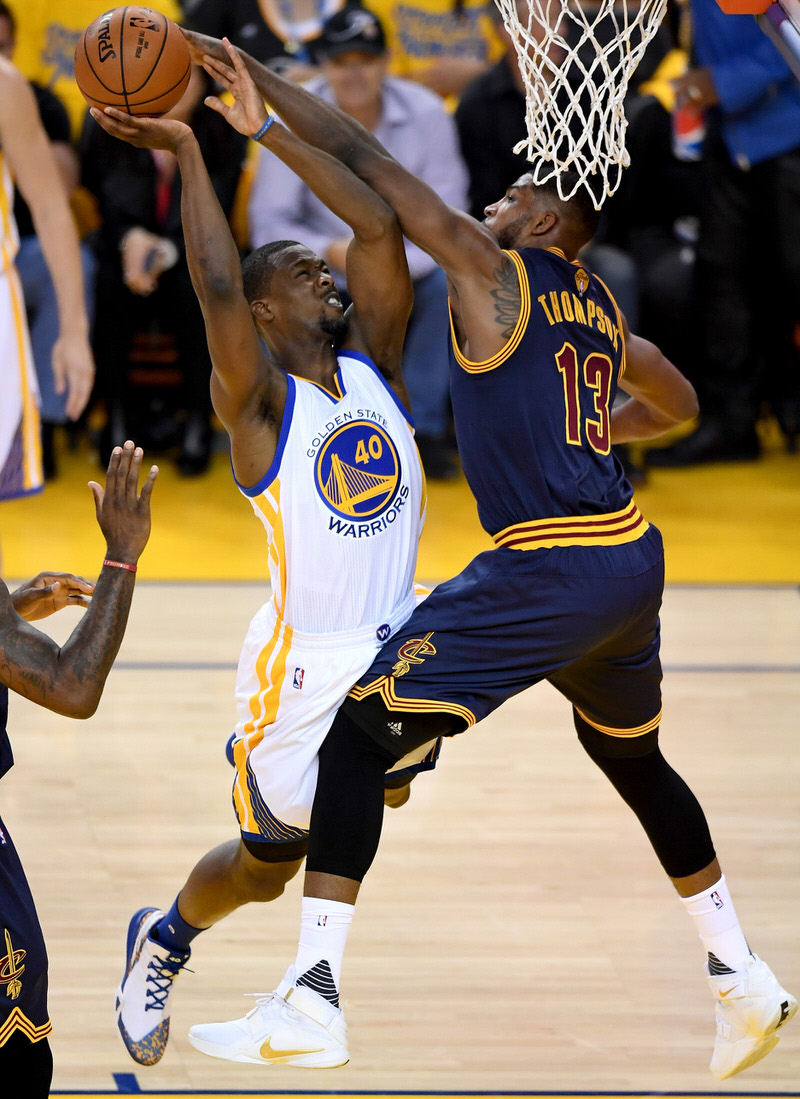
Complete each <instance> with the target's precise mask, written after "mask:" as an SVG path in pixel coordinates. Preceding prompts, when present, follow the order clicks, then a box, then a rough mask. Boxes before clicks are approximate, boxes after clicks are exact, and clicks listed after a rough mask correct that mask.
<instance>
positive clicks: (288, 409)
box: [231, 374, 297, 497]
mask: <svg viewBox="0 0 800 1099" xmlns="http://www.w3.org/2000/svg"><path fill="white" fill-rule="evenodd" d="M296 398H297V382H296V381H295V379H294V378H293V376H292V375H291V374H287V375H286V404H285V405H284V406H283V418H282V420H281V432H280V435H279V436H278V445H277V447H276V448H275V456H274V458H273V459H272V462H271V463H270V467H269V469H268V470H267V472H266V473H265V474H264V476H263V477H262V478H261V480H260V481H257V482H256V484H254V485H252V486H251V487H250V488H245V486H244V485H242V484H240V483H239V481H237V480H236V474H235V473H234V472H233V459H231V473H233V479H234V481H235V482H236V487H237V488H238V489H239V491H240V492H242V493H244V495H245V496H250V497H256V496H260V495H261V493H262V492H263V491H264V489H265V488H267V486H268V485H271V484H272V482H273V481H274V480H275V478H276V477H277V476H278V471H279V469H280V467H281V460H282V459H283V452H284V450H285V449H286V442H287V440H288V438H289V430H290V428H291V426H292V417H293V416H294V405H295V400H296Z"/></svg>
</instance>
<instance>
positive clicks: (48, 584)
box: [11, 572, 94, 622]
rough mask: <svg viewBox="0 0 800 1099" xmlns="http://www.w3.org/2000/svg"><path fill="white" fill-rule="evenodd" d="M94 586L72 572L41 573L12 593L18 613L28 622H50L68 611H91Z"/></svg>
mask: <svg viewBox="0 0 800 1099" xmlns="http://www.w3.org/2000/svg"><path fill="white" fill-rule="evenodd" d="M93 591H94V584H93V583H91V581H89V580H84V579H83V577H82V576H73V574H72V573H70V572H40V573H39V575H38V576H35V577H34V578H33V580H29V581H28V582H27V584H21V585H20V586H19V587H18V588H17V590H16V591H14V592H12V593H11V602H12V603H13V604H14V610H15V611H16V612H17V614H18V615H19V616H20V617H21V618H24V619H25V621H26V622H36V621H37V620H38V619H40V618H47V617H48V616H49V615H51V614H55V612H56V611H60V610H62V608H64V607H88V606H89V603H90V601H91V598H92V592H93Z"/></svg>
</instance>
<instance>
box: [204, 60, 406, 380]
mask: <svg viewBox="0 0 800 1099" xmlns="http://www.w3.org/2000/svg"><path fill="white" fill-rule="evenodd" d="M225 46H226V49H227V56H228V60H229V63H228V64H225V63H223V62H220V61H216V60H213V59H209V60H207V62H206V66H205V67H206V70H207V72H208V73H209V74H210V75H211V76H212V77H213V78H214V79H215V80H216V81H217V82H218V83H219V84H221V85H222V86H223V87H224V88H226V89H227V90H228V91H229V92H230V93H231V95H232V96H233V102H232V103H226V102H224V101H223V100H221V99H219V98H218V97H216V96H209V97H208V98H207V99H206V104H207V106H209V107H211V108H212V109H213V110H215V111H217V112H218V113H219V114H221V115H223V117H224V118H225V119H226V120H227V122H229V123H230V125H231V126H233V127H234V128H235V129H236V130H238V131H239V133H243V134H247V135H251V136H252V135H253V134H259V133H260V134H262V136H261V137H260V138H259V142H260V144H261V145H263V146H264V148H265V149H266V150H267V151H268V153H269V154H272V155H274V156H277V157H279V158H280V159H281V160H282V161H283V163H284V164H286V166H287V167H288V168H291V170H292V171H293V172H294V173H295V175H296V176H298V177H299V178H300V179H301V180H302V181H303V182H304V183H305V184H306V186H308V187H309V188H310V189H311V190H312V191H313V192H314V194H315V195H316V196H317V198H319V199H320V201H321V202H324V203H325V205H326V206H327V207H328V209H329V210H331V212H332V213H334V214H335V215H336V216H337V217H339V218H341V219H342V221H344V222H346V223H347V224H348V225H349V226H350V228H351V229H352V231H353V239H352V241H351V243H350V245H349V247H348V250H347V289H348V292H349V294H350V296H351V298H352V299H353V305H354V307H355V310H354V314H355V315H354V316H352V315H351V317H350V322H351V327H350V334H349V336H348V338H347V339H346V340H345V346H349V347H352V348H354V349H356V350H363V351H366V352H367V353H368V354H369V355H370V356H371V357H372V358H373V359H374V360H375V362H376V364H377V365H378V366H379V368H380V369H381V370H382V371H383V373H384V374H385V375H386V377H387V378H388V380H389V381H390V382H391V383H392V384H393V385H394V386H395V387H396V388H398V389H400V390H402V395H403V396H404V397H405V391H404V390H403V389H402V379H401V371H400V367H401V358H402V348H403V340H404V337H405V330H406V324H407V322H408V316H409V313H410V312H411V304H412V300H413V291H412V288H411V279H410V276H409V273H408V264H407V263H406V255H405V248H404V246H403V236H402V233H401V232H400V227H399V225H398V222H397V218H396V217H395V215H394V213H393V212H392V210H391V209H390V208H389V206H388V205H387V204H386V202H384V200H383V199H382V198H381V197H380V196H379V195H378V194H377V193H376V192H375V191H374V190H373V189H372V188H371V187H369V186H367V184H366V183H364V182H363V181H362V180H360V179H359V178H358V177H357V176H355V175H354V174H353V173H352V172H351V171H350V170H349V169H348V168H346V167H345V166H344V165H343V164H342V163H341V162H340V161H339V160H336V159H334V158H333V157H332V156H329V155H328V154H327V153H325V152H323V151H321V150H320V149H318V148H314V147H313V146H312V145H309V144H308V143H307V142H305V141H302V140H301V139H300V138H298V137H296V136H295V135H294V134H293V133H290V132H289V131H288V130H287V129H285V128H284V127H283V126H281V125H280V123H278V122H276V121H275V120H274V119H272V117H271V116H269V115H268V114H267V111H266V108H265V106H264V100H263V98H262V96H261V95H260V94H259V92H258V90H257V89H256V86H255V84H254V82H253V80H252V78H251V76H250V74H249V72H248V70H247V67H246V66H245V64H244V61H243V60H242V58H241V56H240V55H239V51H238V50H236V49H234V48H233V47H232V46H231V45H230V44H229V43H228V42H227V41H226V42H225Z"/></svg>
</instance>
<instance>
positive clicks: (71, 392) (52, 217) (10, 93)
mask: <svg viewBox="0 0 800 1099" xmlns="http://www.w3.org/2000/svg"><path fill="white" fill-rule="evenodd" d="M0 142H2V146H3V151H4V152H5V153H6V155H7V156H8V160H9V164H10V166H11V171H12V172H13V174H14V179H15V181H16V183H17V186H18V187H19V189H20V191H21V193H22V196H23V198H24V199H25V201H26V202H27V204H28V206H29V207H30V211H31V216H32V218H33V224H34V227H35V229H36V235H37V236H38V238H39V240H40V242H41V245H42V251H43V252H44V258H45V260H46V262H47V267H48V269H49V271H50V275H51V278H52V280H53V286H54V287H55V292H56V301H57V304H58V332H59V335H58V339H57V340H56V343H55V345H54V347H53V360H52V367H53V376H54V379H55V384H56V391H57V392H63V391H64V390H65V389H66V391H67V403H66V412H67V415H68V416H69V417H70V418H71V419H73V420H76V419H77V418H78V416H80V414H81V412H82V411H83V409H84V408H85V406H86V402H87V401H88V399H89V394H90V393H91V390H92V384H93V381H94V360H93V359H92V353H91V350H90V348H89V321H88V317H87V313H86V302H85V300H84V294H83V269H82V266H81V258H80V250H79V243H78V233H77V230H76V228H75V221H74V219H73V217H72V213H71V211H70V208H69V203H68V201H67V194H66V190H65V187H64V184H63V182H62V176H61V173H60V170H59V166H58V163H57V161H56V158H55V156H54V154H53V149H52V146H51V145H50V142H49V141H48V140H47V135H46V133H45V131H44V128H43V126H42V123H41V120H40V117H39V111H38V109H37V107H36V100H35V98H34V95H33V92H32V90H31V88H30V85H29V84H28V82H27V80H26V79H25V78H24V77H23V76H22V74H21V73H20V72H18V70H17V69H15V68H14V66H13V65H11V64H10V62H8V61H6V60H5V59H0Z"/></svg>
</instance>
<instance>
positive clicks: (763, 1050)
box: [713, 1034, 780, 1080]
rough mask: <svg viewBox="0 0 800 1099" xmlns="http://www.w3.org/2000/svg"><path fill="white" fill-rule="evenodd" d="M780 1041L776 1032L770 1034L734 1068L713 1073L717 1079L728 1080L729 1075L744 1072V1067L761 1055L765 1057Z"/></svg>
mask: <svg viewBox="0 0 800 1099" xmlns="http://www.w3.org/2000/svg"><path fill="white" fill-rule="evenodd" d="M779 1041H780V1038H779V1037H778V1035H777V1034H771V1035H770V1036H769V1037H768V1038H765V1039H764V1041H763V1042H762V1043H761V1045H760V1046H756V1048H755V1049H753V1050H751V1051H750V1053H748V1055H747V1056H746V1057H745V1058H744V1060H743V1061H740V1062H739V1063H738V1064H737V1065H736V1067H735V1068H732V1069H731V1070H730V1071H729V1072H722V1073H720V1072H714V1073H713V1075H714V1076H715V1077H716V1079H717V1080H729V1079H730V1078H731V1076H736V1075H738V1073H740V1072H744V1070H745V1069H746V1068H750V1066H751V1065H755V1064H757V1063H758V1062H759V1061H760V1060H761V1059H762V1057H766V1056H767V1054H768V1053H772V1051H773V1049H774V1048H775V1046H776V1045H777V1044H778V1042H779Z"/></svg>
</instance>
